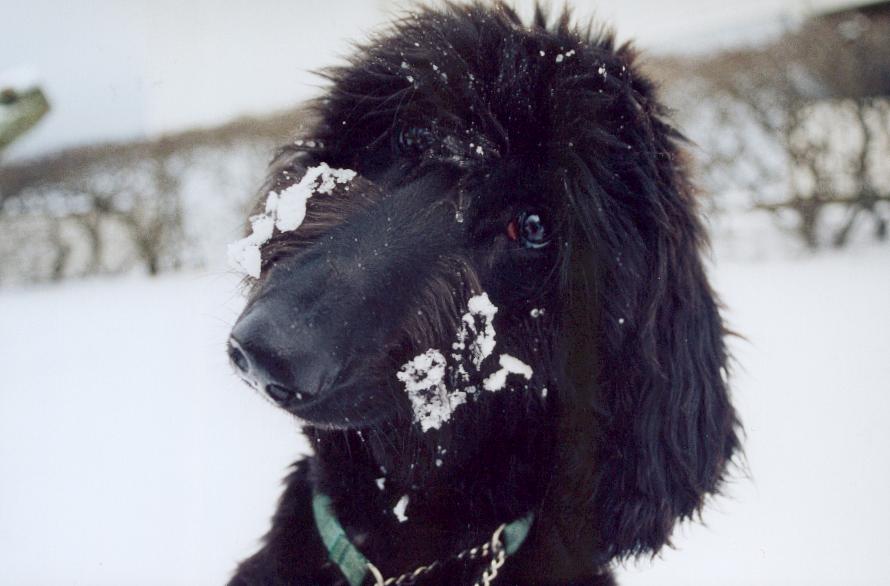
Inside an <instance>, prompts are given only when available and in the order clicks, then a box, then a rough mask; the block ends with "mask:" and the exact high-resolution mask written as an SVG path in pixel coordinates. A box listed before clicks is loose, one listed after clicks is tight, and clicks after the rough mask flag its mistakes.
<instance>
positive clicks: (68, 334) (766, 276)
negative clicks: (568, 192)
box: [0, 246, 890, 586]
mask: <svg viewBox="0 0 890 586" xmlns="http://www.w3.org/2000/svg"><path fill="white" fill-rule="evenodd" d="M714 279H715V282H716V285H717V288H718V290H719V291H720V292H721V294H722V296H723V298H724V301H725V302H726V304H727V305H728V307H729V309H728V311H727V316H728V318H729V321H730V322H731V325H732V327H734V328H735V329H736V330H737V331H739V332H740V333H742V334H744V335H745V336H746V338H747V339H746V340H741V339H738V340H735V341H734V342H733V348H734V351H735V354H736V356H737V358H738V361H739V363H740V364H739V367H738V368H737V370H736V377H735V399H736V402H737V404H738V406H739V408H740V411H741V415H742V418H743V420H744V422H745V425H746V428H747V434H748V437H747V440H746V448H747V456H748V465H749V469H750V478H746V477H744V476H743V475H741V474H739V475H737V477H736V479H735V481H734V482H733V484H732V486H731V487H730V488H729V489H728V491H727V492H728V495H727V496H726V497H724V498H721V499H719V500H717V501H714V502H713V503H712V504H711V506H709V508H708V510H707V511H706V514H705V518H706V520H707V522H708V526H707V527H704V526H701V525H690V526H688V527H684V528H682V529H681V530H680V531H679V532H678V535H677V538H676V545H677V549H676V550H672V551H668V552H665V553H664V554H663V555H662V556H661V557H660V558H658V559H656V560H654V561H653V562H652V564H649V563H648V562H641V563H639V564H637V565H636V566H634V567H631V568H628V569H624V570H622V571H621V574H622V583H623V584H626V585H630V586H643V585H648V584H660V585H664V584H678V585H679V584H683V585H690V584H701V585H713V584H782V585H786V584H845V585H850V584H869V585H874V584H890V575H888V572H887V571H886V569H885V566H886V562H885V560H884V555H885V552H886V551H887V549H888V546H890V533H888V530H887V528H888V526H890V499H888V496H887V495H890V466H888V457H887V456H888V446H890V426H888V421H890V302H888V300H890V247H887V246H883V247H880V248H867V249H860V250H857V251H853V252H848V253H845V254H834V255H823V256H819V257H814V258H801V259H798V260H788V259H784V260H773V261H769V260H760V261H757V262H753V261H747V262H742V261H734V262H722V263H718V265H717V267H716V269H715V270H714ZM239 306H240V297H239V294H238V290H237V278H236V277H234V276H232V275H225V274H216V275H195V274H191V275H179V276H166V277H163V278H160V279H155V280H149V279H146V278H141V277H129V278H124V279H115V280H100V279H96V280H90V281H85V282H74V283H69V284H65V285H62V286H58V287H45V288H29V289H17V290H16V289H12V290H10V289H7V290H0V367H2V369H3V372H2V375H0V381H2V382H0V552H2V553H0V568H2V569H0V584H15V585H21V584H84V585H103V584H109V585H111V584H113V585H119V584H128V585H129V584H151V585H156V584H190V585H191V584H220V583H222V582H223V581H224V580H225V578H226V576H227V575H228V573H229V572H230V571H231V569H232V568H233V566H234V564H235V563H236V561H237V560H238V559H239V558H242V557H243V556H245V555H247V554H248V553H250V552H251V551H252V549H253V548H254V547H255V545H256V538H257V537H259V536H260V535H261V533H262V532H263V530H264V529H265V527H266V525H267V519H268V517H269V515H270V514H271V512H272V509H273V506H274V503H275V500H276V498H277V495H278V492H279V482H280V478H281V477H282V476H283V475H284V473H285V469H286V467H287V465H288V463H289V462H290V461H292V460H293V459H294V457H295V456H296V455H297V454H299V453H300V452H301V451H304V450H305V449H306V448H305V444H304V442H303V440H302V439H301V438H300V436H299V435H298V433H297V431H296V427H295V425H294V424H293V422H292V421H291V420H290V419H289V418H288V417H287V416H285V415H283V414H282V412H280V411H279V410H277V409H275V408H273V407H272V406H271V405H269V404H267V403H266V402H265V401H264V400H262V399H261V398H260V397H258V396H256V395H255V394H253V393H252V392H251V391H250V390H249V389H248V388H247V387H246V386H244V385H243V384H241V383H240V382H238V381H237V379H236V378H235V376H234V375H232V374H231V371H230V369H229V367H228V365H227V364H226V358H225V353H224V341H225V338H226V334H227V332H228V329H229V327H230V326H231V324H232V322H233V321H234V318H235V316H236V315H237V312H238V308H239Z"/></svg>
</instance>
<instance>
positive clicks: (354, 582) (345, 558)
mask: <svg viewBox="0 0 890 586" xmlns="http://www.w3.org/2000/svg"><path fill="white" fill-rule="evenodd" d="M312 513H313V515H314V516H315V526H316V527H317V528H318V534H319V535H320V536H321V540H322V541H323V542H324V545H325V547H326V548H327V549H328V556H329V557H330V559H331V561H332V562H334V563H335V564H337V566H338V567H339V568H340V571H341V572H343V576H344V577H345V578H346V580H347V581H348V582H349V584H350V586H361V584H362V582H364V580H365V578H366V577H367V575H368V572H369V571H371V568H373V571H374V574H375V575H379V572H378V571H377V568H376V567H374V565H373V564H372V563H371V562H369V561H368V558H366V557H365V556H364V555H362V552H360V551H359V550H358V549H357V548H356V547H355V546H354V545H352V542H350V541H349V538H348V537H347V536H346V531H345V530H344V529H343V526H342V525H340V521H338V520H337V517H336V516H335V515H334V512H333V508H332V507H331V499H330V497H328V495H326V494H323V493H320V492H315V493H314V494H313V495H312ZM533 520H534V513H529V514H528V515H526V516H525V517H522V518H519V519H516V520H515V521H513V522H512V523H508V524H506V525H502V526H501V527H500V528H498V531H495V536H497V535H498V533H499V532H500V531H501V529H502V533H501V535H503V546H504V551H505V552H506V554H507V555H513V553H515V552H516V550H517V549H519V547H520V546H521V545H522V543H523V542H524V541H525V538H526V536H527V535H528V531H529V529H530V528H531V525H532V521H533ZM496 538H497V537H496Z"/></svg>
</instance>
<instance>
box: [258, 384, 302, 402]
mask: <svg viewBox="0 0 890 586" xmlns="http://www.w3.org/2000/svg"><path fill="white" fill-rule="evenodd" d="M266 394H267V395H269V396H270V397H272V400H273V401H275V402H276V403H286V402H288V401H290V400H291V399H297V400H298V401H301V400H302V399H303V393H301V392H300V391H294V390H291V389H288V388H287V387H283V386H281V385H275V384H268V385H266Z"/></svg>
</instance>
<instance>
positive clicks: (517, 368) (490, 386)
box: [482, 354, 534, 391]
mask: <svg viewBox="0 0 890 586" xmlns="http://www.w3.org/2000/svg"><path fill="white" fill-rule="evenodd" d="M498 361H499V362H500V365H501V367H500V368H499V369H498V370H496V371H495V372H494V373H493V374H492V375H491V376H489V377H488V378H487V379H485V382H483V383H482V386H483V388H484V389H485V390H486V391H500V390H501V389H503V388H504V386H505V385H506V384H507V375H508V374H519V375H522V376H524V377H525V380H531V378H532V374H534V371H532V367H531V366H529V365H528V364H526V363H525V362H523V361H521V360H519V359H518V358H514V357H513V356H510V355H509V354H501V356H500V358H499V359H498Z"/></svg>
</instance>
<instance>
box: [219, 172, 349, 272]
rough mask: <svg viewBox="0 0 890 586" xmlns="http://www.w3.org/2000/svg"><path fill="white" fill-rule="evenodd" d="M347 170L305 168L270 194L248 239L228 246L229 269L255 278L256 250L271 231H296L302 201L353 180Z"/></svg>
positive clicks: (302, 216)
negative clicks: (297, 177) (293, 180)
mask: <svg viewBox="0 0 890 586" xmlns="http://www.w3.org/2000/svg"><path fill="white" fill-rule="evenodd" d="M355 175H356V173H355V171H352V170H351V169H331V168H330V167H329V166H328V165H327V163H321V164H319V165H318V166H316V167H310V168H308V169H306V174H305V175H303V178H302V179H301V180H300V182H299V183H295V184H294V185H291V186H290V187H288V188H287V189H285V190H284V191H282V192H281V193H276V192H274V191H272V192H270V193H269V196H268V197H267V198H266V210H265V212H264V213H262V214H258V215H256V216H253V217H252V218H250V225H251V228H253V231H252V233H251V234H250V236H248V237H246V238H242V239H241V240H238V241H237V242H233V243H232V244H229V249H228V252H229V263H230V264H231V265H232V267H233V268H235V269H237V270H240V271H241V272H243V273H245V274H247V275H250V276H251V277H253V278H255V279H257V278H259V276H260V269H261V262H262V257H261V255H260V248H261V247H262V246H263V244H265V243H266V242H268V241H269V239H270V238H272V233H273V231H274V228H278V230H279V231H280V232H290V231H293V230H296V229H297V228H299V227H300V225H301V224H302V223H303V220H304V219H305V218H306V202H307V201H308V200H309V198H310V197H312V195H313V194H315V193H320V194H330V193H331V192H332V191H333V190H334V188H335V187H336V186H337V184H338V183H340V184H343V183H348V182H350V181H352V180H353V179H354V178H355Z"/></svg>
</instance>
